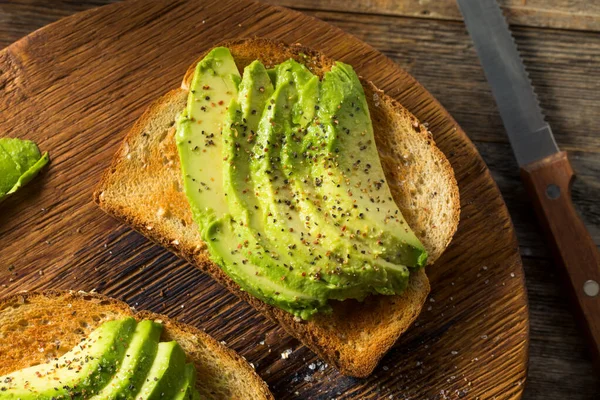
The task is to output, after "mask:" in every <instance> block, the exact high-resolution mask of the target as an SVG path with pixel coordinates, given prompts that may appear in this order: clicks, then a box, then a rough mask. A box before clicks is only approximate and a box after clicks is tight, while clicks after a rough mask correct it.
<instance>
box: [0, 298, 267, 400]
mask: <svg viewBox="0 0 600 400" xmlns="http://www.w3.org/2000/svg"><path fill="white" fill-rule="evenodd" d="M71 349H72V350H71ZM0 354H2V357H0V377H2V378H3V379H2V381H1V382H0V399H13V398H14V399H16V398H21V399H22V400H26V399H29V398H57V399H60V398H93V399H96V398H97V399H116V398H119V399H125V398H132V393H137V394H136V395H135V398H136V399H140V398H142V399H145V398H163V399H232V398H235V399H239V398H244V399H257V400H258V399H272V398H273V397H272V395H271V394H270V392H269V390H268V388H267V385H266V384H265V383H264V382H263V381H262V380H261V379H260V378H259V377H258V375H256V373H255V372H254V370H253V369H252V368H251V367H250V365H248V363H247V362H245V361H244V360H243V359H242V358H241V357H240V356H238V355H237V354H236V353H235V352H233V351H232V350H230V349H228V348H226V347H225V346H223V345H221V344H220V343H218V342H217V341H216V340H214V339H212V338H211V337H210V336H208V335H207V334H206V333H204V332H202V331H200V330H198V329H195V328H192V327H190V326H188V325H185V324H181V323H179V322H176V321H174V320H170V319H169V318H168V317H166V316H163V315H158V314H154V313H151V312H147V311H141V312H136V311H134V310H133V309H131V308H130V307H129V306H128V305H127V304H125V303H123V302H121V301H118V300H115V299H111V298H109V297H106V296H102V295H98V294H94V293H83V292H66V291H45V292H39V293H35V292H31V293H20V294H16V295H13V296H10V297H8V298H5V299H1V300H0ZM81 360H84V361H83V362H82V361H81ZM44 363H50V364H44ZM21 381H26V382H27V384H21ZM48 381H50V382H55V381H59V382H61V385H58V386H57V385H55V384H54V385H50V386H48V384H47V382H48ZM44 382H46V383H44ZM190 385H191V386H190ZM48 393H50V395H48ZM91 393H93V394H94V396H92V397H90V394H91ZM65 396H66V397H65Z"/></svg>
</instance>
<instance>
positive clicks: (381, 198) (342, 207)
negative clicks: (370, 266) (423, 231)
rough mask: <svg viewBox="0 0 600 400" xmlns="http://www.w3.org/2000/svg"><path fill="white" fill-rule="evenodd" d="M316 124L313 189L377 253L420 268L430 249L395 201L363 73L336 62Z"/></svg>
mask: <svg viewBox="0 0 600 400" xmlns="http://www.w3.org/2000/svg"><path fill="white" fill-rule="evenodd" d="M318 108H319V109H318V110H317V113H316V116H315V122H317V121H318V123H313V124H311V125H310V126H309V127H308V129H307V135H306V136H305V137H304V143H303V154H304V157H305V159H306V160H307V161H309V162H310V165H311V174H310V175H311V178H312V179H311V181H310V183H311V186H312V189H311V191H312V192H314V193H315V194H316V195H317V196H316V197H315V198H314V199H313V201H321V202H322V204H323V206H324V208H325V209H326V210H328V213H327V215H328V216H329V217H330V218H331V220H332V223H333V224H335V225H336V226H339V227H342V228H345V229H346V230H349V231H350V232H353V233H355V235H356V237H357V238H358V239H359V240H362V241H363V242H364V243H366V244H368V245H369V246H370V248H371V250H372V251H373V253H374V254H375V255H376V256H381V257H382V258H384V259H385V260H387V261H389V262H392V263H398V264H403V265H407V266H410V267H415V266H417V267H419V266H423V265H425V263H426V261H427V253H426V251H425V249H424V247H423V245H422V244H421V242H420V241H419V240H418V239H417V237H416V236H415V234H414V233H413V232H412V230H411V229H410V227H409V226H408V224H407V223H406V221H405V219H404V217H403V216H402V213H401V212H400V210H399V209H398V206H397V205H396V203H395V202H394V200H393V198H392V195H391V192H390V188H389V186H388V184H387V181H386V179H385V175H384V173H383V168H382V167H381V163H380V161H379V154H378V152H377V148H376V145H375V138H374V135H373V126H372V123H371V118H370V115H369V109H368V105H367V102H366V99H365V95H364V91H363V88H362V85H361V83H360V80H359V79H358V76H357V75H356V73H355V72H354V70H353V69H352V67H350V66H349V65H346V64H343V63H339V62H338V63H336V64H335V65H334V66H333V67H332V68H331V70H330V71H329V72H327V73H326V74H325V76H324V78H323V81H322V83H321V91H320V98H319V103H318Z"/></svg>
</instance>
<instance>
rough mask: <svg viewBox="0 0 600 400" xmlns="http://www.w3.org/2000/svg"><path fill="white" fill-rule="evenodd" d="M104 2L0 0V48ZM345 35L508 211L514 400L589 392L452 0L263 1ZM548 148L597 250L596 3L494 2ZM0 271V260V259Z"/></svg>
mask: <svg viewBox="0 0 600 400" xmlns="http://www.w3.org/2000/svg"><path fill="white" fill-rule="evenodd" d="M112 1H114V0H86V1H68V0H60V1H44V0H2V1H1V2H0V48H3V47H5V46H7V45H9V44H10V43H12V42H14V41H16V40H18V39H19V38H21V37H22V36H24V35H26V34H28V33H30V32H31V31H33V30H35V29H38V28H40V27H42V26H44V25H46V24H48V23H51V22H53V21H55V20H57V19H59V18H61V17H64V16H67V15H70V14H73V13H75V12H78V11H82V10H85V9H88V8H91V7H95V6H101V5H104V4H107V3H110V2H112ZM271 2H272V3H274V4H280V5H286V6H289V7H292V8H295V9H298V10H301V11H304V12H305V13H307V14H310V15H313V16H316V17H318V18H321V19H323V20H325V21H327V22H330V23H332V24H334V25H337V26H339V27H340V28H342V29H344V30H345V31H347V32H349V33H351V34H354V35H355V36H357V37H359V38H360V39H362V40H364V41H365V42H367V43H369V44H371V45H373V46H374V47H376V48H377V49H378V50H380V51H382V52H383V53H385V54H386V55H387V56H389V57H390V58H392V59H393V60H394V61H395V62H397V63H398V64H399V65H400V66H401V67H402V68H404V69H406V70H407V71H409V72H410V73H411V74H412V75H413V76H415V77H416V78H417V79H418V80H419V81H420V82H421V83H422V84H423V85H424V86H425V87H426V88H427V89H428V90H429V91H430V92H431V93H432V94H433V95H434V96H436V97H437V98H438V99H439V100H440V101H441V102H442V104H444V106H445V107H446V108H447V109H448V111H450V113H451V114H452V115H453V116H454V118H455V119H456V120H457V121H458V122H459V124H460V125H461V126H462V127H463V128H464V130H465V131H466V132H467V133H468V134H469V136H470V137H471V139H472V140H473V142H474V143H475V144H476V145H477V147H478V149H479V151H480V153H481V155H482V156H483V158H484V159H485V161H486V162H487V164H488V166H489V168H490V170H491V171H492V174H493V176H494V177H495V179H496V181H497V183H498V186H499V187H500V190H501V191H502V193H503V195H504V198H505V200H506V203H507V205H508V208H509V210H510V212H511V214H512V217H513V222H514V225H515V227H516V230H517V236H518V238H519V242H520V245H521V254H522V257H523V264H524V267H525V272H526V275H527V287H528V291H529V301H530V312H531V346H530V366H529V378H528V382H527V388H526V391H525V395H524V399H525V400H534V399H548V400H554V399H556V400H558V399H561V400H562V399H573V400H578V399H590V400H591V399H598V398H599V397H600V373H598V372H594V370H593V369H592V365H591V360H590V358H589V353H588V351H586V348H585V345H584V342H583V338H582V336H581V335H580V333H579V332H578V329H577V327H576V326H575V322H574V319H573V317H572V315H571V313H570V309H569V307H568V304H566V297H565V295H564V293H563V290H562V287H561V286H560V284H559V283H558V282H557V281H556V278H555V273H554V267H553V265H552V260H551V259H550V255H549V252H548V249H547V247H546V245H545V243H544V241H543V240H542V237H541V236H540V232H539V229H538V227H537V224H536V221H535V219H534V217H533V214H532V210H531V207H530V204H529V202H528V200H527V198H526V196H525V192H524V189H523V187H522V185H521V182H520V179H519V173H518V168H517V165H516V162H515V160H514V158H513V156H512V153H511V150H510V147H509V145H508V141H507V138H506V136H505V133H504V130H503V128H502V123H501V121H500V117H499V115H498V112H497V110H496V107H495V105H494V102H493V99H492V96H491V92H490V89H489V87H488V86H487V83H486V81H485V78H484V76H483V71H482V70H481V67H480V65H479V62H478V60H477V57H476V55H475V51H474V49H473V46H472V44H471V41H470V39H469V36H468V35H467V32H466V31H465V28H464V25H463V24H462V22H461V18H460V14H459V12H458V8H457V6H456V4H455V2H454V0H436V1H419V2H416V1H411V0H402V1H393V0H373V1H369V2H359V1H348V0H324V1H319V0H271ZM501 4H502V5H503V7H504V10H505V12H506V14H507V16H508V19H509V22H510V23H511V27H512V29H513V32H514V36H515V38H516V41H517V44H518V45H519V49H520V50H521V53H522V55H523V58H524V61H525V64H526V66H527V68H528V70H529V72H530V75H531V79H532V81H533V84H534V85H535V86H536V88H537V92H538V95H539V98H540V102H541V105H542V108H543V109H544V111H545V112H546V114H547V115H548V121H549V122H550V124H551V125H552V127H553V130H554V133H555V135H556V139H557V142H558V144H559V145H560V147H561V148H562V149H563V150H567V151H568V152H569V155H570V157H571V162H572V164H573V166H574V168H575V170H576V172H577V176H578V179H577V181H576V182H575V183H574V185H573V200H574V202H575V203H576V206H577V208H578V210H579V212H580V213H581V215H582V217H583V219H584V221H585V223H586V225H587V226H588V228H589V230H590V231H591V233H592V236H593V237H594V240H595V242H596V244H599V245H600V205H599V204H598V202H597V199H599V198H600V180H599V177H600V154H599V153H600V135H598V129H597V124H598V122H600V111H599V108H598V105H599V104H600V3H599V2H588V1H585V0H569V1H567V0H551V1H545V0H528V1H525V0H503V1H501ZM0 267H2V266H1V265H0Z"/></svg>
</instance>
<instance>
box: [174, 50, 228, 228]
mask: <svg viewBox="0 0 600 400" xmlns="http://www.w3.org/2000/svg"><path fill="white" fill-rule="evenodd" d="M239 81H240V73H239V72H238V69H237V66H236V65H235V62H234V61H233V57H232V56H231V53H230V52H229V50H228V49H227V48H225V47H217V48H215V49H213V50H212V51H210V52H209V53H208V54H207V55H206V57H204V59H202V61H200V62H199V63H198V65H196V70H195V72H194V76H193V78H192V83H191V86H190V92H189V95H188V101H187V107H186V109H185V111H184V112H183V113H182V115H181V116H180V118H179V119H178V121H177V134H176V141H177V149H178V151H179V157H180V160H181V168H182V172H183V182H184V186H185V194H186V195H187V198H188V201H189V203H190V207H191V209H192V213H193V215H194V221H195V222H196V223H197V224H198V225H199V226H200V230H201V232H202V231H204V230H206V229H207V228H208V226H210V224H211V223H212V222H214V221H216V220H218V219H219V218H221V217H222V216H223V215H225V214H227V213H228V209H227V202H225V201H223V200H224V198H225V194H224V193H223V173H222V171H223V156H222V154H221V130H222V124H223V120H224V119H225V113H226V112H227V107H228V106H229V103H231V100H232V99H234V98H236V97H237V94H238V84H239Z"/></svg>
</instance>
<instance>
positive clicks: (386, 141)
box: [94, 39, 460, 377]
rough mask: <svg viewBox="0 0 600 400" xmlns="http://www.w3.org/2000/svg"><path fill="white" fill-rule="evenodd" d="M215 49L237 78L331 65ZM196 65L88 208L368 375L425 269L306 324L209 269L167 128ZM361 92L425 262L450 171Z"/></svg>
mask: <svg viewBox="0 0 600 400" xmlns="http://www.w3.org/2000/svg"><path fill="white" fill-rule="evenodd" d="M221 45H222V46H226V47H228V48H229V49H230V50H231V53H232V54H233V57H234V58H235V61H236V63H237V65H238V68H239V69H240V71H241V70H242V69H243V68H244V67H245V66H246V65H247V64H249V63H250V62H251V61H253V60H256V59H258V60H261V61H262V62H263V63H264V64H265V65H266V66H273V65H275V64H278V63H281V62H283V61H285V60H286V59H289V58H294V59H296V60H297V61H299V62H301V63H303V64H305V65H306V66H307V67H308V68H309V69H310V70H311V71H312V72H313V73H315V74H316V75H318V76H321V77H322V76H323V74H324V73H325V72H326V71H327V70H329V68H330V67H331V66H332V65H333V62H334V61H333V60H331V59H329V58H327V57H325V56H324V55H322V54H320V53H318V52H315V51H312V50H310V49H306V48H303V47H301V46H298V45H294V46H286V45H284V44H282V43H275V42H272V41H269V40H264V39H245V40H237V41H232V42H226V43H223V44H221ZM202 57H203V55H202V56H200V58H199V60H200V59H202ZM199 60H198V61H199ZM195 64H196V63H194V64H193V65H191V66H190V68H189V69H188V71H187V73H186V75H185V78H184V80H183V83H182V87H181V88H180V89H176V90H173V91H171V92H169V93H167V94H166V95H164V96H163V97H161V98H160V99H158V100H156V101H155V102H154V103H153V104H152V105H150V107H149V108H148V109H147V110H146V112H145V113H144V114H143V115H142V116H141V117H140V119H139V120H138V121H137V122H136V123H135V125H134V126H133V128H131V130H130V131H129V133H128V134H127V137H126V138H125V141H124V142H123V144H122V146H121V148H120V149H119V151H118V152H117V154H116V155H115V158H114V160H113V162H112V164H111V166H110V168H109V169H108V170H107V171H106V173H105V175H104V176H103V178H102V180H101V182H100V184H99V186H98V187H97V190H96V192H95V194H94V199H95V201H96V202H97V203H98V204H99V205H100V207H101V208H102V209H103V210H105V211H106V212H107V213H109V214H111V215H113V216H114V217H116V218H118V219H120V220H122V221H124V222H126V223H127V224H129V225H131V226H132V227H133V228H134V229H136V230H138V231H139V232H141V233H142V234H144V235H145V236H147V237H148V238H150V239H151V240H153V241H155V242H157V243H159V244H161V245H163V246H165V247H166V248H168V249H169V250H171V251H173V252H175V253H176V254H178V255H180V256H181V257H183V258H185V259H187V260H188V261H190V262H191V263H192V264H194V265H196V266H197V267H198V268H200V269H201V270H203V271H205V272H207V273H208V274H210V275H212V277H213V278H214V279H216V280H217V281H218V282H220V283H221V284H222V285H224V286H225V287H226V288H228V289H229V290H230V291H231V292H232V293H234V294H235V295H237V296H238V297H240V298H241V299H243V300H245V301H247V302H248V303H250V304H251V305H252V306H253V307H254V308H256V309H257V310H258V311H260V312H261V313H263V314H264V315H265V316H267V317H268V318H270V319H271V320H273V321H275V322H277V323H279V324H280V325H281V326H282V327H283V328H284V329H285V330H286V331H287V332H288V333H289V334H290V335H292V336H295V337H296V338H298V339H299V340H300V341H302V342H303V343H304V344H305V345H306V346H308V347H309V348H311V349H312V350H313V351H314V352H315V353H317V354H318V355H319V356H320V357H321V358H322V359H324V360H325V361H327V362H328V363H330V364H332V365H334V366H336V368H338V370H339V371H340V372H341V373H343V374H346V375H351V376H356V377H364V376H367V375H369V374H370V373H371V372H372V371H373V369H374V368H375V366H376V365H377V363H378V361H379V360H380V359H381V357H382V356H383V355H384V354H385V352H386V351H387V350H388V349H389V348H390V347H391V346H392V345H393V344H394V342H395V341H396V340H397V339H398V337H399V336H400V335H401V334H402V333H403V332H404V331H406V329H408V327H409V326H410V325H411V323H412V322H413V321H414V320H415V318H416V317H417V316H418V315H419V313H420V311H421V308H422V306H423V303H424V302H425V299H426V297H427V294H428V293H429V290H430V287H429V281H428V279H427V276H426V275H425V271H423V270H420V271H418V272H416V273H414V274H411V278H410V284H409V288H408V289H407V290H406V292H405V293H403V294H402V295H399V296H370V297H368V298H367V299H366V300H365V301H364V302H356V301H350V300H347V301H343V302H334V303H335V304H333V308H334V312H333V314H331V315H317V316H316V317H315V318H314V319H312V320H310V321H300V320H298V319H295V318H294V317H293V316H292V315H291V314H289V313H287V312H285V311H283V310H280V309H278V308H275V307H273V306H269V305H267V304H266V303H264V302H262V301H261V300H259V299H257V298H255V297H253V296H251V295H249V294H248V293H246V292H244V291H242V290H240V288H239V287H238V285H237V284H235V283H234V282H233V281H232V280H231V279H229V277H228V276H227V275H226V274H225V273H224V272H223V271H222V270H221V269H220V268H219V267H218V266H217V265H215V264H213V263H211V262H210V260H209V256H208V253H207V251H206V246H205V245H204V244H203V242H202V240H201V238H200V233H199V231H198V228H197V226H196V225H195V224H194V222H193V220H192V214H191V211H190V208H189V205H188V203H187V199H186V197H185V194H184V193H183V189H182V188H183V185H182V179H181V171H180V165H179V157H178V153H177V149H176V145H175V139H174V134H175V126H174V125H175V117H176V115H177V113H179V112H180V111H181V110H183V108H184V107H185V104H186V96H187V88H188V87H189V84H190V81H191V77H192V75H193V70H194V67H195ZM363 86H364V89H365V93H366V96H367V100H368V102H369V109H370V112H371V118H372V120H373V124H374V131H375V138H376V143H377V147H378V149H379V153H380V157H381V160H382V164H383V167H384V170H385V173H386V177H387V179H388V182H389V184H390V187H391V190H392V195H393V197H394V199H395V201H396V202H397V203H398V206H399V207H400V210H401V211H402V213H403V214H404V216H405V218H406V220H407V222H408V223H409V225H410V226H411V228H412V229H413V231H415V233H416V234H417V236H418V237H419V239H420V240H421V241H422V243H423V244H424V246H425V248H426V249H427V251H428V253H429V260H430V262H433V261H435V260H436V259H437V258H438V257H439V256H440V254H441V253H442V252H443V251H444V249H445V248H446V247H447V245H448V244H449V243H450V240H451V239H452V236H453V235H454V232H455V231H456V228H457V225H458V219H459V211H460V205H459V195H458V187H457V184H456V180H455V178H454V171H453V170H452V168H451V166H450V163H449V162H448V160H447V159H446V158H445V157H444V155H443V154H442V152H441V151H440V150H439V149H438V148H437V147H435V143H434V142H433V139H432V137H431V135H430V134H429V132H428V131H427V129H426V127H424V126H423V125H422V124H420V123H419V121H418V120H417V119H416V118H415V117H414V116H413V115H412V114H410V112H409V111H407V110H406V109H404V108H403V107H402V106H401V105H400V104H398V103H397V102H396V101H394V100H393V99H391V98H390V97H389V96H387V95H385V94H384V93H383V92H381V91H379V90H378V89H376V88H375V87H374V86H373V85H372V84H371V83H369V82H367V81H363Z"/></svg>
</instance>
